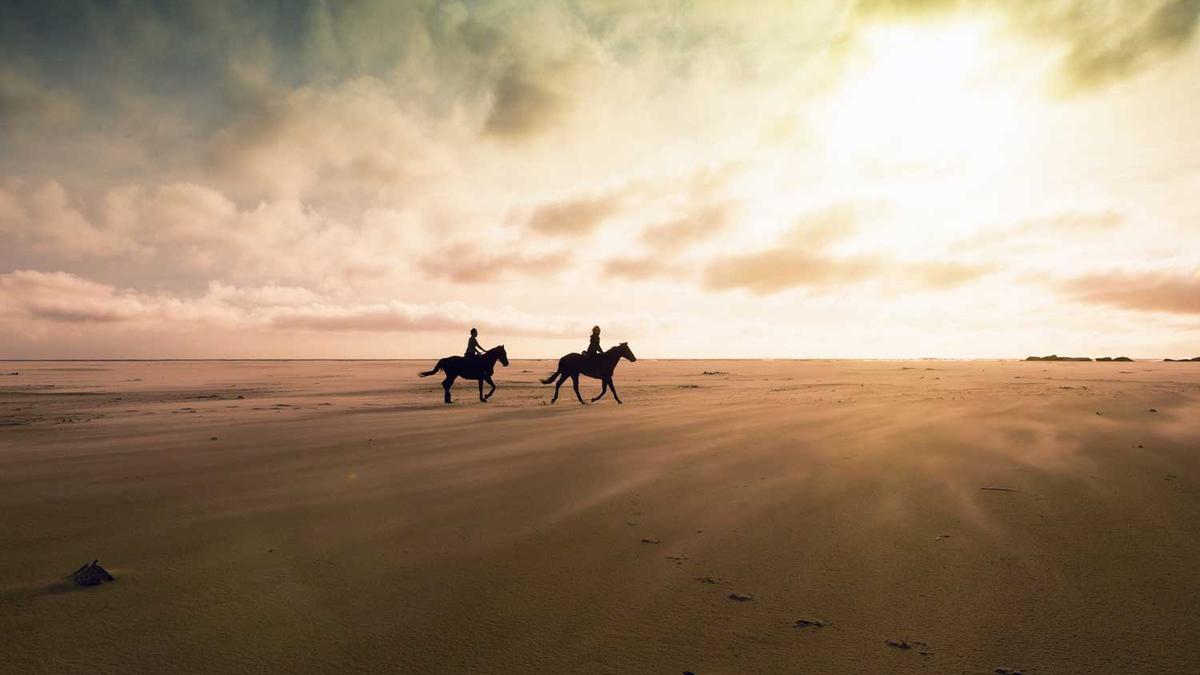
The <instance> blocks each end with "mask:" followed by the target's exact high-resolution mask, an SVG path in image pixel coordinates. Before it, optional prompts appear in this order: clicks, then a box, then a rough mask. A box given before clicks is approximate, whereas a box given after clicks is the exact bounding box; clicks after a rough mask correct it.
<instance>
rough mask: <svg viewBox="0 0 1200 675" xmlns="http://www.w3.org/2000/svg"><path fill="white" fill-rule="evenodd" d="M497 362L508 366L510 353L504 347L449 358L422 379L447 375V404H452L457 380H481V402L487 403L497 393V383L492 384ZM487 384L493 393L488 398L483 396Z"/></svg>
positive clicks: (445, 387)
mask: <svg viewBox="0 0 1200 675" xmlns="http://www.w3.org/2000/svg"><path fill="white" fill-rule="evenodd" d="M496 361H499V362H500V363H502V364H504V366H505V367H507V366H508V352H506V351H504V345H500V346H498V347H492V348H491V349H489V350H487V351H486V352H484V353H482V354H480V355H479V356H469V357H468V356H447V357H446V358H444V359H442V360H441V361H438V362H437V365H436V366H434V367H433V370H427V371H425V372H423V373H421V377H429V376H430V375H433V374H434V373H436V372H437V371H439V370H440V371H442V372H443V373H445V374H446V379H444V380H442V389H445V390H446V403H452V401H451V400H450V387H451V386H452V385H453V384H454V380H455V379H456V378H459V377H461V378H463V379H464V380H479V400H480V401H483V402H484V403H487V400H488V399H489V398H491V397H492V394H494V393H496V383H495V382H492V373H493V372H495V370H496ZM484 382H487V383H488V384H490V385H492V389H491V391H489V392H488V393H487V396H484V395H483V383H484Z"/></svg>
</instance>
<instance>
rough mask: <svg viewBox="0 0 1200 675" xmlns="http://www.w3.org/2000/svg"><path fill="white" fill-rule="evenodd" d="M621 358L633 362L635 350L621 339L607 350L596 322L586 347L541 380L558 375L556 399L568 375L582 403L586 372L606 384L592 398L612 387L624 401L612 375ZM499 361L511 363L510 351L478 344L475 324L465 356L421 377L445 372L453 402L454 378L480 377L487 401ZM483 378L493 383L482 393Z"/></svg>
mask: <svg viewBox="0 0 1200 675" xmlns="http://www.w3.org/2000/svg"><path fill="white" fill-rule="evenodd" d="M622 358H626V359H629V360H630V361H631V362H633V361H637V357H636V356H634V355H633V350H631V349H630V348H629V344H628V343H626V342H622V343H621V344H620V345H617V346H616V347H613V348H612V349H609V350H608V351H604V350H603V349H601V348H600V327H599V326H593V327H592V335H591V339H590V340H589V341H588V347H587V349H586V350H584V351H582V352H578V353H576V352H572V353H570V354H567V355H566V356H564V357H562V358H561V359H559V360H558V368H557V369H556V370H555V371H554V372H553V373H551V375H550V377H547V378H546V379H544V380H542V381H541V382H542V384H550V383H551V382H553V381H554V379H555V378H558V383H557V384H555V385H554V398H552V399H550V402H551V403H554V402H555V401H557V400H558V390H559V389H560V388H561V387H562V385H563V382H566V381H567V378H568V377H569V378H571V386H572V387H573V388H574V389H575V398H577V399H579V402H580V403H583V402H584V400H583V396H582V395H580V393H579V376H580V375H586V376H588V377H592V378H595V379H597V380H600V381H601V383H602V385H603V386H602V387H601V389H600V395H599V396H597V397H596V398H593V399H592V401H593V402H595V401H599V400H600V399H601V398H603V397H604V395H605V394H607V393H608V390H609V389H612V394H613V398H614V399H616V400H617V403H621V399H620V397H619V396H617V386H616V385H615V384H613V379H612V377H613V371H615V370H616V369H617V363H619V362H620V361H621V359H622ZM496 361H499V362H500V363H501V364H503V365H505V366H507V365H508V353H507V352H505V351H504V345H500V346H499V347H493V348H491V349H488V350H485V349H484V348H483V347H482V346H481V345H480V344H479V331H477V330H476V329H474V328H472V329H471V337H470V339H468V340H467V349H466V352H465V353H464V354H463V355H462V356H447V357H446V358H444V359H442V360H440V361H438V362H437V365H436V366H434V367H433V370H428V371H425V372H423V373H421V377H429V376H430V375H433V374H434V373H436V372H438V371H441V372H443V373H445V375H446V379H444V380H442V388H443V389H444V390H445V391H446V399H445V400H446V403H450V402H451V400H450V387H452V386H453V385H454V380H456V379H457V378H460V377H461V378H463V379H467V380H478V381H479V400H480V401H483V402H484V403H487V400H488V399H489V398H491V397H492V394H494V393H495V392H496V383H495V382H493V381H492V375H493V374H494V373H495V370H496ZM484 382H487V383H488V384H489V385H491V387H492V388H491V390H489V391H488V393H487V394H486V395H485V394H484V393H483V383H484Z"/></svg>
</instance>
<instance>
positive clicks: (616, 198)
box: [528, 192, 623, 237]
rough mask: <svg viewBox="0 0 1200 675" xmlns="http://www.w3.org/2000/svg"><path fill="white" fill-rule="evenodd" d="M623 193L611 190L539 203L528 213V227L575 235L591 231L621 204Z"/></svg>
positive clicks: (538, 230)
mask: <svg viewBox="0 0 1200 675" xmlns="http://www.w3.org/2000/svg"><path fill="white" fill-rule="evenodd" d="M622 200H623V196H622V194H621V193H619V192H613V193H608V194H603V195H598V196H591V197H581V198H576V199H567V200H563V201H557V202H549V203H546V204H542V205H541V206H538V207H537V208H535V209H534V211H533V213H532V214H531V215H530V216H529V221H528V227H529V229H530V230H531V231H533V232H536V233H538V234H544V235H548V236H558V237H578V236H582V235H585V234H589V233H591V232H592V231H593V230H595V229H596V227H597V226H599V225H600V223H602V222H603V221H604V220H605V219H606V218H608V217H609V216H611V215H613V214H614V213H616V212H617V210H618V209H619V208H620V206H621V202H622Z"/></svg>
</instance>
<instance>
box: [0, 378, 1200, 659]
mask: <svg viewBox="0 0 1200 675" xmlns="http://www.w3.org/2000/svg"><path fill="white" fill-rule="evenodd" d="M428 365H429V363H428V362H420V363H417V362H270V361H267V362H158V363H136V362H133V363H112V362H94V363H61V362H38V363H28V362H21V363H16V362H9V363H3V364H0V371H3V372H4V373H9V372H17V373H18V374H16V375H5V376H4V377H3V378H0V514H3V517H2V519H0V635H4V636H5V639H4V640H3V641H2V642H0V663H3V664H5V665H4V667H3V669H5V670H7V671H9V672H16V673H40V672H54V673H58V672H113V673H117V672H120V673H128V672H171V671H175V672H248V673H258V672H262V673H277V672H355V671H361V672H379V671H394V672H430V673H432V672H488V673H525V672H554V673H562V672H586V673H681V672H684V671H691V672H695V673H697V674H700V675H704V674H707V673H755V672H763V673H775V672H778V673H801V672H802V673H863V672H869V673H911V672H928V673H958V672H966V673H991V672H995V669H997V668H1007V669H1010V670H1013V671H1022V672H1025V673H1131V672H1153V673H1191V672H1195V669H1196V665H1195V664H1196V663H1197V662H1200V645H1198V644H1197V642H1196V640H1195V637H1196V635H1200V615H1197V613H1196V612H1195V610H1194V604H1195V598H1196V597H1200V508H1198V507H1200V492H1198V491H1197V488H1198V487H1200V453H1198V452H1197V449H1198V448H1200V414H1198V413H1200V371H1196V372H1193V370H1191V369H1183V368H1179V367H1175V366H1172V365H1170V364H1163V363H1148V362H1134V363H1126V364H1120V365H1115V364H1112V363H1102V364H1101V363H1077V364H1075V363H1073V364H1044V363H1037V362H1031V363H1024V362H998V361H997V362H935V361H929V362H850V361H842V362H764V361H729V362H715V361H702V362H701V361H697V362H687V361H673V362H654V361H646V360H642V361H639V362H637V363H633V364H630V363H623V364H621V366H620V367H619V368H618V370H617V376H616V383H617V386H618V387H619V389H620V393H621V396H622V398H623V399H624V400H625V401H626V405H624V406H618V405H616V404H615V403H614V402H613V401H612V400H611V399H607V400H605V401H601V402H600V403H596V404H593V405H589V406H580V405H579V404H578V403H575V402H574V400H573V399H572V398H570V395H569V394H568V393H567V392H566V391H564V398H563V399H560V401H559V402H558V403H557V404H555V405H554V406H549V405H546V402H547V401H548V400H549V396H550V391H551V388H550V387H544V386H542V385H540V384H538V383H537V381H536V379H537V378H538V377H544V376H545V375H546V374H547V373H549V372H550V370H552V364H551V363H550V362H548V361H542V362H531V361H519V360H517V361H513V362H512V365H511V366H510V367H509V368H507V369H501V370H500V371H499V373H498V377H497V383H498V385H499V389H498V390H497V392H496V395H495V396H494V397H493V399H492V402H491V403H488V404H486V405H483V404H480V403H478V402H476V401H474V400H473V398H474V389H473V388H472V387H470V386H460V387H459V388H457V389H456V390H455V394H456V398H457V400H458V402H457V403H455V404H454V405H453V406H445V405H443V404H442V403H441V400H440V395H441V390H440V386H439V384H438V382H436V381H434V380H436V378H429V379H425V380H421V379H418V378H417V377H416V372H417V371H418V370H420V369H422V368H426V367H428ZM706 372H707V373H708V374H705V373H706ZM585 382H586V384H585V394H586V393H588V392H590V393H592V394H593V395H594V393H595V392H597V391H598V390H599V385H598V383H597V382H596V381H594V380H586V381H585ZM1151 409H1153V412H1152V411H1151ZM96 558H98V559H99V560H100V561H101V563H102V564H104V565H105V567H106V568H107V569H108V570H110V571H111V572H112V573H113V574H114V575H115V576H116V577H117V581H115V582H113V583H107V584H104V585H101V586H97V587H94V588H89V589H81V590H73V589H72V588H70V587H69V586H66V585H64V584H62V583H61V582H62V577H64V576H65V575H67V574H69V573H70V572H71V571H72V570H75V569H76V568H78V567H79V566H80V565H81V564H84V563H87V562H89V561H91V560H93V559H96Z"/></svg>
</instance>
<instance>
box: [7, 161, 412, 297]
mask: <svg viewBox="0 0 1200 675" xmlns="http://www.w3.org/2000/svg"><path fill="white" fill-rule="evenodd" d="M411 220H412V219H411V217H410V216H409V215H407V214H405V213H403V212H397V211H392V210H387V209H368V210H366V211H363V212H361V213H360V214H358V216H357V218H356V219H355V220H353V221H345V220H341V219H337V218H334V217H332V216H331V215H330V214H328V213H326V212H324V211H319V210H317V209H314V208H312V207H310V206H308V205H306V204H304V203H302V202H300V201H296V200H289V199H283V200H275V201H263V202H260V203H258V204H256V205H253V206H251V207H246V208H239V206H238V205H237V204H236V203H235V202H233V201H232V200H231V199H230V198H229V197H227V196H225V195H224V194H222V193H221V192H218V191H217V190H215V189H213V188H210V187H207V186H203V185H198V184H192V183H169V184H166V185H161V186H158V187H156V188H153V189H146V188H141V187H138V186H121V187H115V188H112V189H110V190H108V191H106V192H105V193H103V194H102V195H100V196H99V197H98V198H94V199H92V200H90V201H89V203H86V204H81V203H78V202H77V201H76V200H75V199H73V198H72V197H71V196H70V195H68V193H67V192H66V190H65V189H64V188H63V186H62V185H60V184H59V183H57V182H54V181H49V182H46V183H43V184H40V185H37V186H34V187H30V186H29V185H28V183H26V182H22V181H15V182H10V183H9V184H7V185H4V184H0V245H5V246H6V247H8V248H9V249H10V250H15V251H23V252H25V253H26V255H25V256H24V258H25V260H24V261H23V262H22V264H25V265H29V264H39V263H38V262H37V261H35V260H34V259H33V258H34V256H30V255H29V254H31V253H36V254H37V256H36V257H37V258H38V259H39V260H40V261H42V262H44V263H48V264H60V263H63V262H85V263H88V264H89V266H90V267H92V268H95V269H107V270H109V271H110V272H111V273H112V274H114V275H117V276H121V275H123V274H126V273H133V272H134V271H144V272H145V273H152V274H156V275H161V276H167V277H169V278H170V279H171V280H179V279H181V278H191V279H211V278H214V277H217V276H219V277H220V278H222V279H226V280H236V281H243V282H245V281H270V282H276V283H278V282H293V283H306V284H308V283H321V284H348V285H354V284H356V283H359V282H362V281H369V280H371V279H374V278H379V277H380V276H386V275H387V274H391V273H393V270H395V268H396V267H397V266H396V262H395V254H396V252H397V251H398V250H400V249H401V246H402V245H403V246H404V250H405V251H406V252H408V253H409V254H410V255H412V254H414V253H416V252H417V250H419V249H416V247H417V246H431V244H430V242H429V241H427V238H426V237H425V236H424V235H423V234H422V233H421V232H420V231H419V230H418V229H417V228H416V227H415V226H414V225H413V223H412V222H411ZM413 257H414V258H415V256H413Z"/></svg>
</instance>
